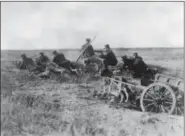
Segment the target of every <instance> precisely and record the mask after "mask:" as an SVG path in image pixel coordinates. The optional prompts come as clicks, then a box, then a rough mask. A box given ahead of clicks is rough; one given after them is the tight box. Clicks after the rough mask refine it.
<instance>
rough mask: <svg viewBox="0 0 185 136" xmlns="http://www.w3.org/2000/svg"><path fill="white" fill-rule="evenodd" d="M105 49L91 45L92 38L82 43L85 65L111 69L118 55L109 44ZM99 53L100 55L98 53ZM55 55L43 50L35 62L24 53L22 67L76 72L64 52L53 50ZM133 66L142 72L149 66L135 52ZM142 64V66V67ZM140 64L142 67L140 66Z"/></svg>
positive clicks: (37, 71)
mask: <svg viewBox="0 0 185 136" xmlns="http://www.w3.org/2000/svg"><path fill="white" fill-rule="evenodd" d="M104 47H105V48H104V50H94V48H93V46H92V45H91V39H89V38H87V39H86V43H85V44H84V45H82V48H81V53H82V57H81V58H84V59H85V60H84V63H85V65H88V64H90V63H96V64H98V66H99V67H98V71H99V72H101V69H102V68H103V69H104V70H109V66H116V65H117V64H118V60H117V58H116V55H115V54H114V52H113V51H112V49H111V48H110V45H109V44H106V45H105V46H104ZM98 53H99V55H98ZM52 54H53V55H54V57H53V60H52V61H50V59H49V57H48V56H47V55H45V54H44V53H43V52H40V56H39V57H38V58H37V59H36V61H35V62H34V61H33V59H32V58H29V57H27V56H26V54H22V55H21V57H22V63H21V65H20V68H23V67H25V68H27V69H28V70H29V71H33V72H35V73H42V72H46V71H60V70H59V69H60V68H64V69H66V70H68V71H69V72H71V73H75V74H77V73H76V72H74V69H75V63H74V62H71V61H70V60H68V59H66V57H65V55H64V54H63V53H58V52H57V51H53V53H52ZM126 60H128V59H127V56H123V57H122V61H123V62H124V63H125V62H126ZM131 60H132V66H133V67H134V68H133V69H134V70H135V72H136V73H138V72H139V73H141V69H143V68H144V67H147V66H146V64H145V63H144V61H143V59H142V58H141V57H140V56H139V55H138V54H137V53H134V54H133V58H132V59H131ZM141 64H142V67H141ZM139 66H140V67H139ZM124 67H126V68H129V65H124Z"/></svg>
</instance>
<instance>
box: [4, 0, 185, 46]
mask: <svg viewBox="0 0 185 136" xmlns="http://www.w3.org/2000/svg"><path fill="white" fill-rule="evenodd" d="M183 11H184V9H183V3H178V2H176V3H175V2H174V3H172V2H164V3H163V2H148V3H147V2H130V3H129V2H120V3H118V2H114V3H113V2H102V3H100V2H98V3H96V2H86V3H85V2H77V3H72V2H6V3H1V48H2V49H54V48H80V47H81V45H82V44H83V43H84V39H85V38H86V37H89V38H93V37H94V36H95V35H97V37H96V39H95V41H94V42H93V46H94V47H95V48H102V47H103V46H104V44H107V43H109V44H110V46H111V47H125V48H128V47H137V48H138V47H183V38H184V37H183V30H184V28H183V25H184V24H183V19H184V18H183V17H184V15H183Z"/></svg>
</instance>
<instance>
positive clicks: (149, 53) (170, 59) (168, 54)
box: [1, 48, 184, 77]
mask: <svg viewBox="0 0 185 136" xmlns="http://www.w3.org/2000/svg"><path fill="white" fill-rule="evenodd" d="M41 51H42V52H44V53H45V54H47V55H48V56H49V57H50V58H52V51H53V50H26V51H24V50H19V51H15V50H14V51H13V50H4V51H1V61H14V60H19V59H20V55H21V54H22V53H26V54H27V56H29V57H32V58H35V57H37V56H38V54H39V52H41ZM59 51H60V52H63V53H64V54H65V56H66V57H67V58H68V59H70V60H76V58H77V57H78V56H79V54H80V51H79V50H59ZM114 52H115V54H116V56H117V57H118V58H119V59H120V56H123V55H128V56H131V55H132V54H133V53H134V52H138V54H139V55H140V56H141V57H143V59H144V61H145V62H146V63H147V64H152V65H156V66H159V67H165V68H167V69H168V71H169V72H168V73H170V74H171V73H174V74H175V75H177V76H181V77H182V75H183V69H184V68H183V66H184V64H183V63H184V61H183V58H184V57H183V56H184V54H183V52H184V49H183V48H137V49H132V48H130V49H114ZM168 73H167V74H168ZM174 74H173V75H174Z"/></svg>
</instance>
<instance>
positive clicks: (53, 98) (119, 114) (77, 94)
mask: <svg viewBox="0 0 185 136" xmlns="http://www.w3.org/2000/svg"><path fill="white" fill-rule="evenodd" d="M39 52H40V51H38V50H36V51H1V104H2V105H1V134H2V136H3V135H4V136H9V135H10V136H12V135H17V136H20V135H25V136H36V135H44V136H183V132H184V130H183V129H184V126H183V122H184V120H183V117H181V116H171V115H166V114H149V113H142V112H140V111H135V110H131V109H127V108H116V107H109V104H108V103H104V102H102V101H99V100H96V99H92V91H93V90H94V89H97V88H98V83H97V82H95V81H89V82H88V83H87V81H86V82H85V81H84V80H82V81H79V82H78V83H76V82H58V81H56V80H50V79H48V80H43V79H38V78H37V77H35V76H29V73H28V72H27V71H20V70H18V69H16V68H15V66H13V64H12V61H15V60H19V59H20V55H21V54H22V53H26V54H27V56H30V57H33V58H35V57H36V56H38V53H39ZM43 52H44V53H45V54H47V55H48V56H49V57H51V58H52V54H51V53H52V51H51V50H49V51H47V50H46V51H43ZM61 52H64V54H65V55H66V57H67V58H68V59H70V60H76V58H77V57H78V55H79V51H77V50H61ZM114 52H115V53H116V55H117V56H118V57H120V56H123V55H132V53H134V52H138V54H139V55H140V56H141V57H143V59H144V61H145V62H146V63H147V64H151V65H156V66H159V67H163V68H165V71H162V72H163V73H165V74H169V75H173V76H176V77H183V72H184V67H183V66H184V64H183V62H184V60H183V59H184V57H183V56H184V54H183V49H182V48H176V49H159V48H158V49H114Z"/></svg>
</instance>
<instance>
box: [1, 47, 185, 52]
mask: <svg viewBox="0 0 185 136" xmlns="http://www.w3.org/2000/svg"><path fill="white" fill-rule="evenodd" d="M173 48H174V49H175V48H184V47H115V48H112V49H173ZM96 49H103V48H96ZM1 50H15V51H16V50H80V48H55V49H1Z"/></svg>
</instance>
